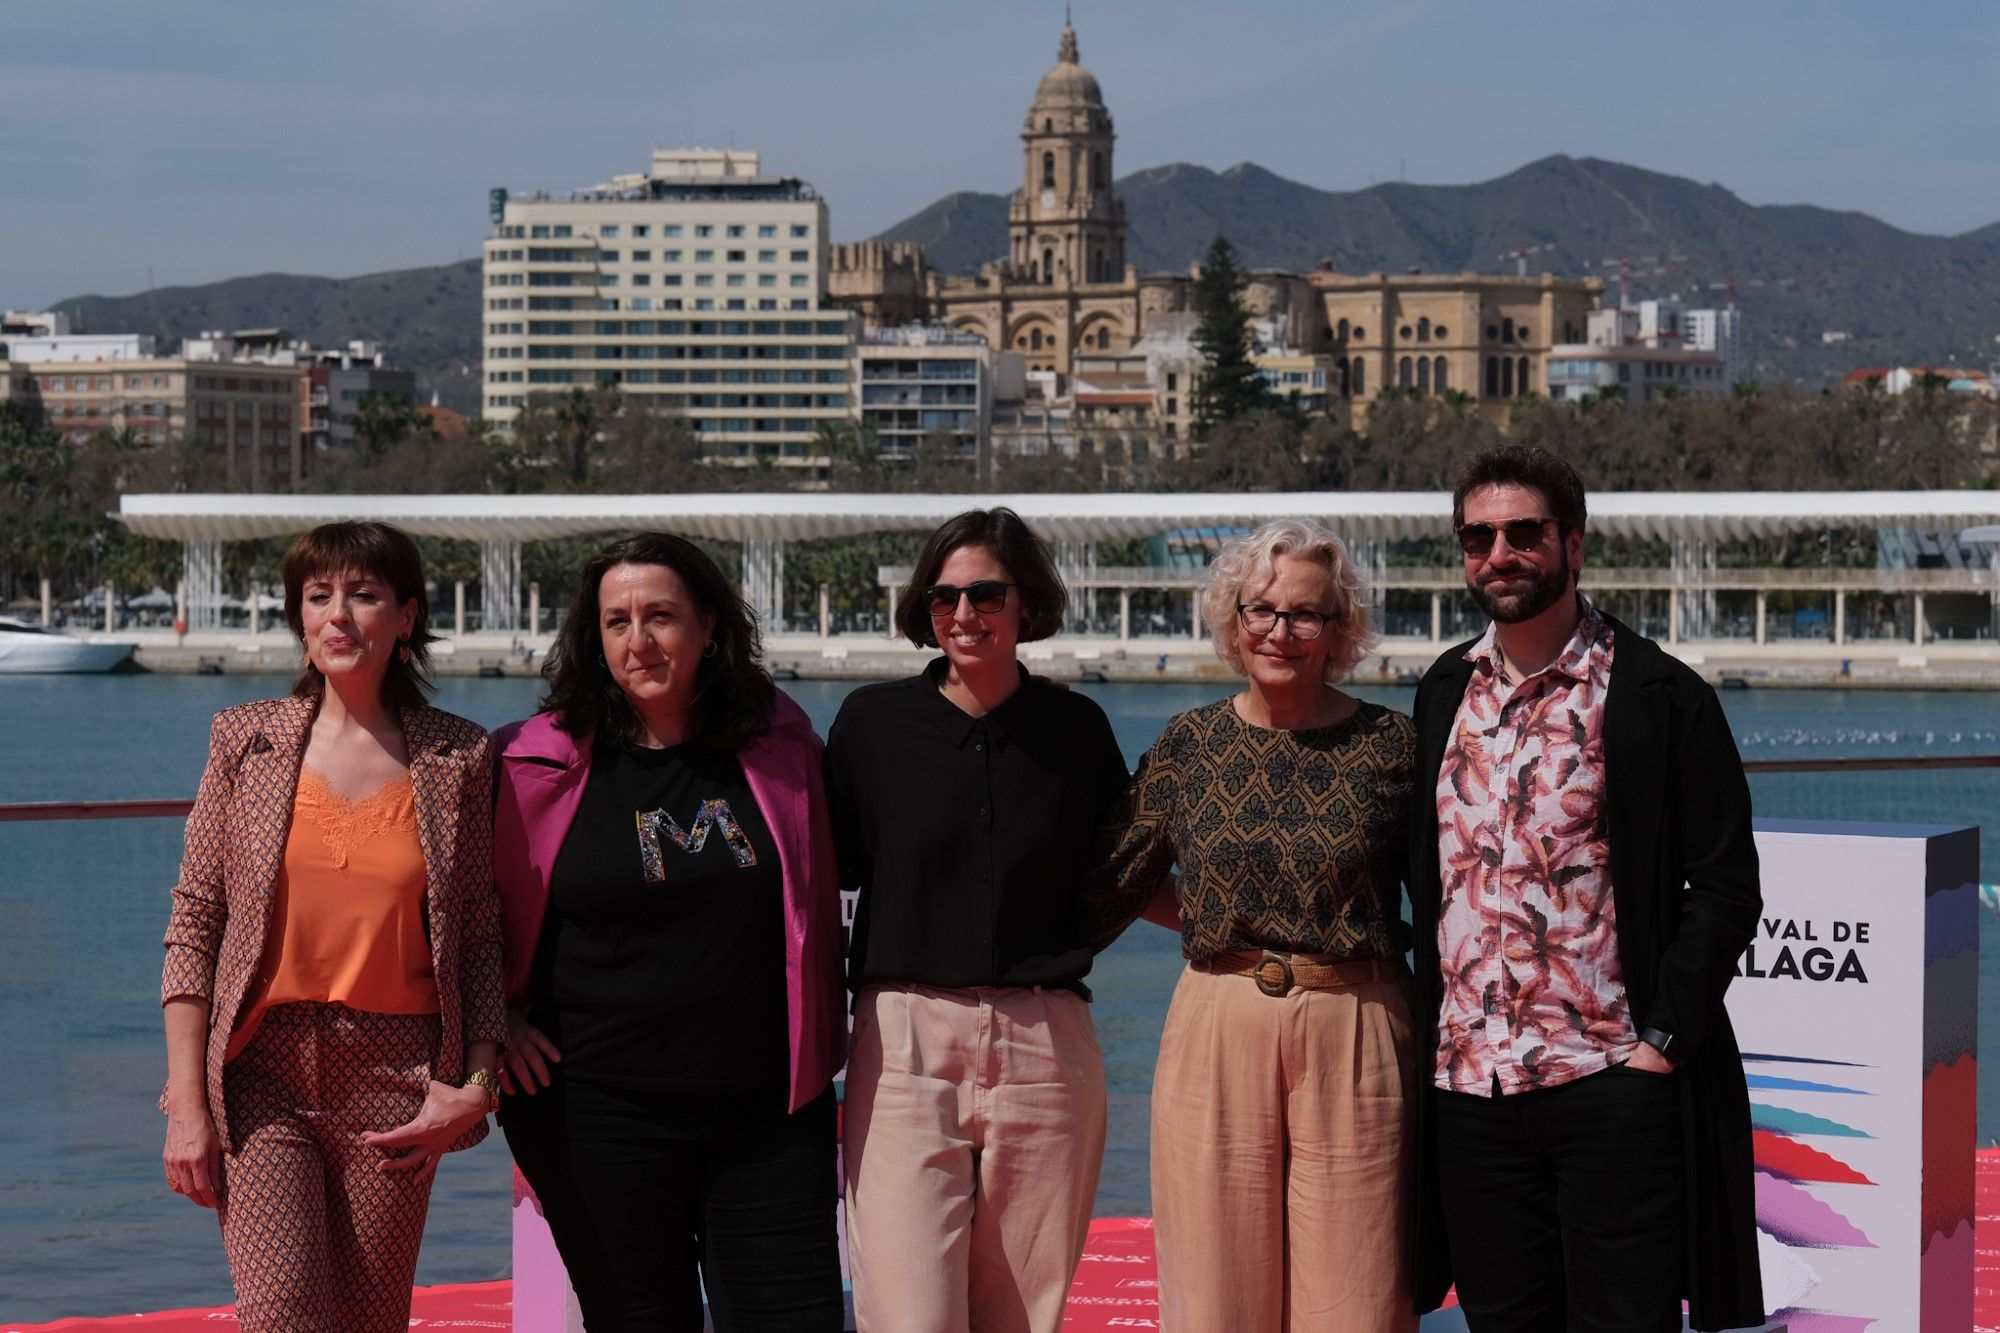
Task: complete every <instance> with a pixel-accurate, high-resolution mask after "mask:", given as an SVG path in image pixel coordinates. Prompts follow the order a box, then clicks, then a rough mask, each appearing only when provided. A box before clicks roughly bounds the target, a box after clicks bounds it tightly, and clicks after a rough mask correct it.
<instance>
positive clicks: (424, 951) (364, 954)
mask: <svg viewBox="0 0 2000 1333" xmlns="http://www.w3.org/2000/svg"><path fill="white" fill-rule="evenodd" d="M302 1000H318V1001H322V1002H328V1001H333V1002H338V1003H340V1004H344V1005H346V1006H348V1007H349V1008H350V1009H362V1010H366V1011H369V1012H371V1013H379V1014H434V1013H436V1012H437V1011H438V993H437V978H436V976H435V974H434V972H433V967H432V962H431V948H430V940H429V937H428V935H427V934H426V932H425V929H424V849H423V845H422V844H421V843H420V842H419V841H418V838H417V809H416V804H415V797H414V795H413V794H412V792H411V790H410V779H409V775H408V774H404V775H403V776H402V777H399V778H394V779H391V780H390V781H389V782H386V783H384V784H383V785H382V786H380V787H378V788H376V789H375V790H374V791H372V792H370V793H369V794H368V795H366V796H363V797H361V798H360V799H359V800H354V801H350V800H348V799H347V798H346V797H344V796H342V795H341V794H340V793H339V792H337V791H335V790H334V789H333V787H332V786H331V784H329V783H328V782H327V780H326V779H325V778H324V777H322V776H321V775H320V774H318V773H316V772H314V771H313V770H312V769H310V768H304V767H301V768H300V770H299V789H298V794H297V795H296V796H295V797H294V798H293V802H292V828H291V833H290V835H289V836H288V837H287V838H286V840H285V861H284V865H283V866H282V867H281V868H280V869H279V871H278V880H277V884H276V886H275V887H274V888H273V890H272V894H271V923H270V930H269V933H268V934H267V935H266V936H265V939H264V956H263V958H262V960H261V961H260V962H259V964H258V968H257V979H256V981H255V982H253V983H252V984H251V987H250V993H249V994H248V995H247V996H245V997H244V1003H243V1009H242V1017H241V1018H240V1019H239V1020H238V1022H237V1025H236V1031H235V1032H234V1033H233V1034H232V1035H231V1036H230V1039H229V1047H228V1050H227V1051H225V1052H224V1055H223V1058H224V1059H230V1058H232V1057H234V1056H235V1055H236V1054H237V1053H238V1052H239V1051H241V1050H242V1049H243V1048H244V1047H246V1046H248V1045H249V1044H250V1039H251V1037H253V1036H255V1035H256V1032H257V1028H258V1026H259V1025H260V1024H261V1023H262V1022H263V1019H264V1014H265V1013H266V1012H267V1011H268V1010H270V1008H271V1007H272V1006H274V1005H280V1004H294V1003H297V1002H299V1001H302Z"/></svg>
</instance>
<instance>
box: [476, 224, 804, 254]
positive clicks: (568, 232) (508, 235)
mask: <svg viewBox="0 0 2000 1333" xmlns="http://www.w3.org/2000/svg"><path fill="white" fill-rule="evenodd" d="M655 226H657V227H658V234H659V235H660V236H662V237H665V238H666V239H667V240H673V239H674V238H675V237H678V236H681V235H683V234H685V232H686V231H687V229H688V228H689V227H692V228H693V233H694V236H695V237H696V239H702V238H705V237H710V236H713V235H715V226H716V224H714V223H709V222H696V223H691V224H690V223H680V222H663V223H658V224H655V223H651V222H635V223H632V224H630V225H629V226H628V225H626V224H624V223H618V222H607V223H604V224H603V225H601V226H599V227H598V228H597V230H596V233H595V234H596V235H598V236H600V237H602V238H604V239H606V240H618V239H621V238H622V237H625V236H629V237H631V238H632V239H633V240H635V241H643V240H646V239H647V238H648V237H650V236H652V235H653V234H654V228H655ZM591 234H592V232H591V229H590V227H589V226H588V225H581V227H580V229H579V224H575V223H568V222H549V223H542V222H536V223H531V224H523V223H509V224H507V225H506V226H503V227H501V228H499V230H498V231H497V232H496V233H495V235H496V236H498V238H499V239H500V240H503V241H517V240H523V239H526V240H531V241H565V240H571V239H576V238H583V237H588V236H590V235H591ZM722 234H723V236H724V237H725V238H726V239H729V240H737V239H740V238H743V237H745V236H747V235H748V234H749V232H748V227H747V224H744V223H738V222H731V223H725V224H723V231H722ZM787 234H788V235H790V237H791V238H792V239H793V240H795V241H803V240H808V239H810V238H811V236H812V227H811V225H810V224H808V223H804V222H794V223H792V224H791V226H790V229H789V231H788V233H787ZM777 236H778V226H777V224H775V223H770V222H764V223H759V224H758V225H757V238H758V239H759V240H765V241H769V240H775V239H777ZM518 257H519V256H518V254H517V255H516V258H518Z"/></svg>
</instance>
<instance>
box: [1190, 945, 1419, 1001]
mask: <svg viewBox="0 0 2000 1333" xmlns="http://www.w3.org/2000/svg"><path fill="white" fill-rule="evenodd" d="M1193 966H1194V967H1196V968H1198V969H1200V970H1201V971H1203V972H1209V973H1213V974H1214V975H1216V976H1219V977H1233V976H1247V977H1249V978H1251V979H1252V980H1253V981H1255V982H1256V983H1257V989H1258V990H1260V991H1263V992H1264V994H1266V995H1272V996H1278V995H1286V994H1289V993H1290V992H1291V991H1293V990H1294V989H1297V990H1335V989H1337V988H1339V987H1342V986H1365V985H1367V984H1368V983H1370V982H1375V981H1399V980H1401V979H1402V978H1403V977H1406V976H1408V975H1409V969H1408V968H1406V967H1404V966H1403V964H1402V963H1401V962H1400V961H1398V962H1389V961H1386V960H1383V959H1376V958H1333V957H1330V956H1328V955H1326V954H1313V953H1284V952H1281V951H1280V950H1277V949H1244V950H1240V951H1238V952H1234V953H1219V954H1212V955H1210V956H1209V957H1207V958H1205V959H1202V960H1201V961H1199V962H1197V963H1195V964H1193Z"/></svg>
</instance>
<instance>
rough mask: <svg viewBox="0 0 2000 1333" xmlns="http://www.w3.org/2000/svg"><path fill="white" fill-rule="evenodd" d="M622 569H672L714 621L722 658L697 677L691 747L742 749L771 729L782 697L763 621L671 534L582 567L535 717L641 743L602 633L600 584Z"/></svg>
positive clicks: (576, 731) (633, 542)
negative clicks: (766, 659) (767, 663)
mask: <svg viewBox="0 0 2000 1333" xmlns="http://www.w3.org/2000/svg"><path fill="white" fill-rule="evenodd" d="M618 565H661V566H664V567H665V568H667V569H671V570H672V571H674V573H675V574H676V575H678V576H679V577H680V581H681V582H682V583H683V584H684V585H686V587H687V590H688V596H690V597H692V598H693V599H694V604H695V609H696V610H697V611H699V612H700V613H701V614H702V615H705V616H714V617H715V633H714V634H713V636H712V638H713V639H714V642H715V652H714V654H713V655H710V656H704V657H703V658H702V659H701V665H700V666H699V667H697V668H696V670H695V693H694V703H693V709H694V716H693V718H692V721H693V723H694V725H693V726H692V727H691V728H690V739H693V740H696V741H699V742H700V743H701V744H703V745H706V746H708V747H709V748H711V749H715V750H722V751H736V750H740V749H742V748H743V747H744V745H746V744H748V743H749V741H750V740H751V739H752V738H753V737H755V736H756V735H757V734H758V733H759V732H761V731H762V730H763V729H764V725H765V721H766V719H767V718H768V717H769V716H770V713H771V705H772V704H773V703H774V702H775V700H776V697H777V687H776V686H775V685H773V684H772V683H771V673H770V672H768V671H766V670H765V669H764V664H763V660H762V658H763V643H762V641H761V639H760V638H759V636H758V633H757V618H756V617H755V616H753V615H752V614H751V613H750V608H749V607H748V606H745V605H744V603H743V598H742V597H741V596H739V595H738V594H737V591H736V589H735V587H734V586H733V585H731V583H730V582H729V580H728V579H727V578H726V577H724V576H723V573H722V571H721V570H720V569H718V568H716V564H715V561H713V560H711V559H709V557H708V553H707V552H706V551H704V550H702V549H701V548H700V547H699V546H696V545H695V544H694V543H693V542H691V541H689V540H688V539H687V538H685V537H676V536H674V535H673V534H671V533H666V532H640V533H635V534H633V535H632V536H630V537H626V538H623V539H622V540H619V541H615V542H613V543H611V545H609V546H607V547H605V548H604V549H603V550H601V551H599V552H598V553H597V554H596V555H594V556H592V557H591V558H590V559H588V560H586V561H585V562H584V565H583V571H582V573H581V574H579V575H578V576H577V583H576V596H575V597H573V598H571V599H570V604H569V610H568V611H566V612H564V614H563V619H562V624H561V626H559V627H558V628H557V630H556V639H555V643H554V645H553V646H551V647H550V649H549V657H548V661H547V662H545V663H543V665H542V679H543V680H544V681H546V682H547V683H548V687H549V692H548V694H547V696H546V697H544V698H543V700H542V703H541V707H540V709H539V710H537V711H539V712H543V713H551V714H554V716H555V719H556V725H557V726H558V727H560V728H561V729H562V730H563V731H564V732H566V733H568V734H569V735H571V736H583V735H586V734H595V735H598V736H601V737H607V738H609V739H612V740H618V741H625V742H632V741H636V740H638V739H639V735H640V723H639V715H638V713H637V712H635V711H634V710H633V708H632V704H631V701H630V700H628V699H627V698H626V697H625V691H624V690H622V689H620V688H619V686H618V682H617V681H615V680H613V679H612V678H611V670H610V668H609V667H607V666H605V664H604V651H603V647H604V641H603V639H602V638H601V637H600V636H599V633H598V628H597V620H598V600H597V589H598V585H600V584H601V583H602V582H603V581H604V576H605V574H606V573H607V572H609V571H610V570H611V569H612V568H614V567H615V566H618Z"/></svg>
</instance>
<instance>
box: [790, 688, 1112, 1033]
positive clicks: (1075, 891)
mask: <svg viewBox="0 0 2000 1333" xmlns="http://www.w3.org/2000/svg"><path fill="white" fill-rule="evenodd" d="M945 667H946V662H945V659H943V658H938V659H937V660H936V661H934V662H932V663H931V664H930V666H929V667H928V668H926V669H925V671H924V673H923V674H922V675H920V676H913V677H910V678H909V679H907V680H897V681H888V682H885V683H883V684H880V685H868V686H864V687H862V688H861V689H858V690H856V691H854V693H852V694H850V695H848V696H847V700H846V702H845V703H843V704H842V705H841V709H840V716H839V717H838V718H836V719H835V720H834V724H833V728H832V730H830V731H829V732H828V733H827V747H826V771H827V797H828V801H829V804H830V806H831V809H832V813H833V832H834V840H835V843H836V844H837V846H838V848H839V852H840V865H841V875H842V882H843V883H844V884H845V885H847V886H849V887H855V888H859V889H860V891H861V898H860V903H859V907H858V911H857V914H856V917H855V922H854V943H853V948H852V951H851V956H850V959H849V964H848V980H849V984H850V985H851V986H853V987H855V988H856V989H859V988H860V986H861V984H862V983H863V982H865V981H869V980H883V981H904V982H914V983H916V984H918V985H925V986H940V987H950V988H963V987H970V986H1066V987H1070V988H1072V989H1075V990H1078V991H1081V992H1083V993H1084V994H1085V995H1088V994H1089V992H1088V990H1087V989H1085V987H1084V986H1083V984H1082V982H1083V977H1084V974H1085V973H1087V972H1089V971H1090V958H1091V951H1090V937H1089V933H1088V931H1087V930H1086V929H1085V921H1084V916H1083V912H1082V904H1081V901H1080V892H1081V889H1082V886H1083V880H1084V876H1085V875H1086V874H1087V873H1088V872H1089V870H1090V868H1091V857H1092V852H1093V848H1094V841H1095V837H1096V833H1097V826H1098V821H1099V820H1100V818H1101V817H1102V816H1103V815H1104V813H1105V811H1106V809H1107V808H1108V807H1109V806H1110V804H1111V802H1112V801H1113V800H1115V799H1116V798H1117V797H1118V795H1119V794H1120V793H1121V792H1122V791H1123V790H1124V787H1125V779H1126V773H1125V760H1124V756H1123V755H1121V754H1120V753H1119V750H1118V742H1117V739H1116V738H1115V737H1114V736H1113V735H1112V733H1111V723H1110V721H1109V720H1108V719H1107V718H1106V717H1105V716H1104V710H1103V709H1102V708H1099V707H1098V706H1097V704H1096V702H1095V701H1094V700H1092V699H1089V698H1087V697H1086V696H1084V695H1082V694H1077V693H1073V692H1071V691H1069V690H1067V689H1064V688H1063V687H1062V686H1060V685H1056V684H1054V683H1052V682H1050V681H1047V680H1042V679H1039V678H1037V677H1033V676H1030V675H1028V674H1027V672H1026V671H1023V672H1022V673H1021V687H1020V689H1018V690H1016V691H1015V692H1014V693H1013V694H1012V695H1011V696H1009V697H1008V699H1007V701H1006V702H1005V703H1003V704H1001V705H1000V707H998V708H996V709H994V710H993V711H992V712H991V713H988V714H987V715H986V716H985V717H972V716H970V715H968V714H966V713H965V712H963V711H961V710H960V709H959V708H958V707H957V706H956V705H955V704H953V703H952V702H951V701H950V700H948V699H946V698H945V697H944V695H943V693H942V692H941V690H940V686H942V684H943V683H944V675H945Z"/></svg>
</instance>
